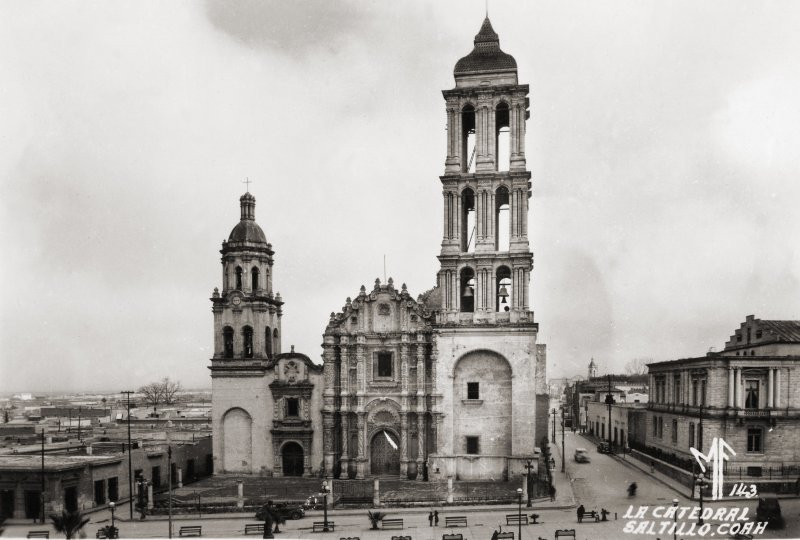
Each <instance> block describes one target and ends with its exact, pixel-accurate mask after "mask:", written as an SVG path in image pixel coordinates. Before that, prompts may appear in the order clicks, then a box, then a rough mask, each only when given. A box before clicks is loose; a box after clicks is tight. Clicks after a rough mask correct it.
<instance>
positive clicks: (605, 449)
mask: <svg viewBox="0 0 800 540" xmlns="http://www.w3.org/2000/svg"><path fill="white" fill-rule="evenodd" d="M597 451H598V452H599V453H601V454H610V453H611V445H609V444H608V443H607V442H606V441H603V442H601V443H600V444H598V445H597Z"/></svg>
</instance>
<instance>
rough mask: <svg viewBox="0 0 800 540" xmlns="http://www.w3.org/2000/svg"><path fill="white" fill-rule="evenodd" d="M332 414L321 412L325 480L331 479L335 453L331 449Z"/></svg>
mask: <svg viewBox="0 0 800 540" xmlns="http://www.w3.org/2000/svg"><path fill="white" fill-rule="evenodd" d="M333 425H334V424H333V413H332V412H327V411H323V412H322V451H323V454H324V456H323V459H324V463H325V478H333V465H334V458H335V452H334V448H333Z"/></svg>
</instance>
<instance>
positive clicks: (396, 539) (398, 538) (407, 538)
mask: <svg viewBox="0 0 800 540" xmlns="http://www.w3.org/2000/svg"><path fill="white" fill-rule="evenodd" d="M392 540H411V537H410V536H392Z"/></svg>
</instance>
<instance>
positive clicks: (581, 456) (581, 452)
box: [575, 448, 591, 463]
mask: <svg viewBox="0 0 800 540" xmlns="http://www.w3.org/2000/svg"><path fill="white" fill-rule="evenodd" d="M575 461H577V462H578V463H589V462H590V461H591V459H590V458H589V451H588V450H587V449H586V448H576V449H575Z"/></svg>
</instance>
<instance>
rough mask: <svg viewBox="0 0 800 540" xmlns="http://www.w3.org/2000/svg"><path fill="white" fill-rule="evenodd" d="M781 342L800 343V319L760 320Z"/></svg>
mask: <svg viewBox="0 0 800 540" xmlns="http://www.w3.org/2000/svg"><path fill="white" fill-rule="evenodd" d="M760 322H761V326H762V327H764V328H767V329H769V331H770V333H772V334H773V335H774V336H775V338H776V340H777V341H779V342H781V343H800V321H760Z"/></svg>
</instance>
